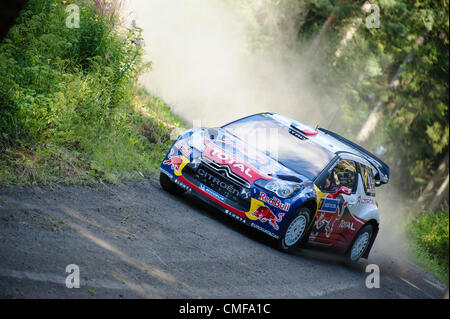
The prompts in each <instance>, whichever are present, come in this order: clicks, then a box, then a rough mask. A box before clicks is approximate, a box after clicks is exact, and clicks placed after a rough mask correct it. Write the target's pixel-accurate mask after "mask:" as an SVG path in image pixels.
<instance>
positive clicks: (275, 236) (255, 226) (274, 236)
mask: <svg viewBox="0 0 450 319" xmlns="http://www.w3.org/2000/svg"><path fill="white" fill-rule="evenodd" d="M250 226H251V227H253V228H256V229H258V230H260V231H262V232H263V233H266V234H267V235H269V236H272V237H273V238H276V239H278V238H280V236H278V235H275V234H274V233H271V232H270V231H268V230H267V229H264V228H262V227H261V226H259V225H256V224H255V223H251V224H250Z"/></svg>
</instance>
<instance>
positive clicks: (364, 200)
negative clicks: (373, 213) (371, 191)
mask: <svg viewBox="0 0 450 319" xmlns="http://www.w3.org/2000/svg"><path fill="white" fill-rule="evenodd" d="M360 203H361V204H367V205H376V204H377V203H376V202H375V200H373V199H371V198H361V199H360Z"/></svg>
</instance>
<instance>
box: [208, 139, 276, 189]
mask: <svg viewBox="0 0 450 319" xmlns="http://www.w3.org/2000/svg"><path fill="white" fill-rule="evenodd" d="M205 145H206V149H205V150H204V151H203V153H202V156H205V157H207V158H209V159H211V160H213V161H214V162H216V163H218V164H221V165H227V166H228V167H230V169H231V171H233V173H235V174H237V175H239V176H241V177H242V178H244V179H245V180H247V181H248V182H250V183H253V182H254V181H256V180H258V179H260V178H264V179H270V178H269V177H267V176H263V175H261V174H259V173H258V172H257V171H256V170H255V169H253V168H252V167H251V166H249V165H247V164H245V163H242V162H241V161H239V160H238V159H236V158H235V157H234V156H233V155H231V154H229V153H227V152H225V151H224V150H223V149H221V148H220V147H218V146H216V145H215V144H214V143H212V142H211V141H209V140H205Z"/></svg>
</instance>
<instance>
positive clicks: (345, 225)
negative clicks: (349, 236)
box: [339, 220, 355, 231]
mask: <svg viewBox="0 0 450 319" xmlns="http://www.w3.org/2000/svg"><path fill="white" fill-rule="evenodd" d="M339 228H347V229H349V230H353V231H355V227H353V223H352V222H348V221H346V220H341V223H340V224H339Z"/></svg>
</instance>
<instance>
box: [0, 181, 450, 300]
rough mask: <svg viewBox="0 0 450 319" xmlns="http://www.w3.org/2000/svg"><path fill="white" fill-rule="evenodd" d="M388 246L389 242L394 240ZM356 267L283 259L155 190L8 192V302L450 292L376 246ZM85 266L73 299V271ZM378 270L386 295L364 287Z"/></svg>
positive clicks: (0, 191)
mask: <svg viewBox="0 0 450 319" xmlns="http://www.w3.org/2000/svg"><path fill="white" fill-rule="evenodd" d="M386 237H387V236H386ZM382 240H383V233H382V232H381V231H380V234H379V236H378V239H377V242H376V243H375V246H374V249H373V251H372V253H371V256H370V258H369V259H368V260H362V261H360V262H359V263H358V264H356V265H348V264H346V263H345V262H343V261H342V260H341V259H340V258H339V256H337V255H335V254H332V253H330V252H327V251H323V250H318V249H313V248H304V249H301V250H299V251H298V252H296V253H294V254H292V255H289V254H285V253H282V252H279V251H277V250H276V249H275V248H274V245H273V242H272V240H271V239H270V238H268V237H266V235H264V234H262V233H259V232H258V231H256V230H254V229H251V228H249V227H246V226H245V225H242V224H239V223H238V222H237V221H235V220H234V219H233V218H231V217H229V216H227V215H225V214H223V213H221V212H219V211H216V210H214V209H211V208H209V207H207V206H206V205H204V204H202V203H200V202H198V201H197V200H196V199H195V198H194V197H193V196H191V195H189V194H185V195H183V196H181V197H175V196H172V195H169V194H167V193H165V192H164V191H163V190H162V189H161V188H160V186H159V184H158V182H157V181H155V180H141V181H138V182H132V183H131V182H130V183H125V184H122V185H119V186H111V185H101V186H96V187H94V188H92V187H82V186H54V187H18V186H13V187H3V188H0V257H1V258H0V297H1V298H142V297H143V298H441V297H442V296H443V294H444V292H445V289H446V287H445V286H444V285H443V284H441V283H439V282H438V281H436V280H434V279H433V278H432V277H431V276H429V275H428V274H427V273H425V272H424V271H423V270H422V269H420V268H419V267H417V266H416V265H414V264H413V263H411V262H409V261H408V260H407V259H405V258H403V257H399V256H395V257H393V256H392V255H393V254H392V253H388V252H386V251H384V249H382V247H385V245H381V244H380V245H379V242H382ZM69 264H76V265H77V266H78V267H79V271H80V278H81V287H80V288H78V289H77V288H72V289H69V288H67V287H66V284H65V281H66V276H67V275H68V273H66V266H67V265H69ZM368 264H377V265H378V266H379V269H380V273H381V278H380V288H372V289H368V288H366V285H365V282H366V277H367V275H368V273H366V272H365V270H366V265H368Z"/></svg>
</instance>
